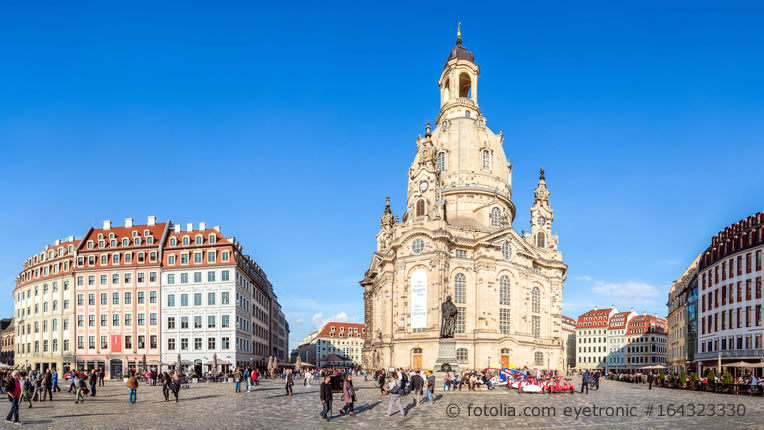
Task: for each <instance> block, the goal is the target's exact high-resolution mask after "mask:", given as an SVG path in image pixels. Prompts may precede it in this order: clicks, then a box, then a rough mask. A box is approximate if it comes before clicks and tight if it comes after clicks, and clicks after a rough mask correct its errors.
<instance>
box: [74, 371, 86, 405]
mask: <svg viewBox="0 0 764 430" xmlns="http://www.w3.org/2000/svg"><path fill="white" fill-rule="evenodd" d="M85 389H86V388H85V375H84V374H79V375H77V382H76V387H75V396H74V403H75V404H77V403H85V395H84V393H83V390H85Z"/></svg>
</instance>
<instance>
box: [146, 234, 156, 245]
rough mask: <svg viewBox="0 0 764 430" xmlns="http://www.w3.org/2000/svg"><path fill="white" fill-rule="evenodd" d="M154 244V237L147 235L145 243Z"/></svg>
mask: <svg viewBox="0 0 764 430" xmlns="http://www.w3.org/2000/svg"><path fill="white" fill-rule="evenodd" d="M153 244H154V237H152V236H149V237H147V238H146V245H153Z"/></svg>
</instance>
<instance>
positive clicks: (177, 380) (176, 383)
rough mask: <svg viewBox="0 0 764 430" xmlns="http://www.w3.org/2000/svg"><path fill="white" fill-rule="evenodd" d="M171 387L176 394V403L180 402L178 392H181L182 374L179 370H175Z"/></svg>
mask: <svg viewBox="0 0 764 430" xmlns="http://www.w3.org/2000/svg"><path fill="white" fill-rule="evenodd" d="M170 389H171V390H172V394H174V395H175V403H178V393H179V392H180V376H179V375H178V372H175V373H174V374H173V375H172V384H171V385H170Z"/></svg>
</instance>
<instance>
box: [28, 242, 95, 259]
mask: <svg viewBox="0 0 764 430" xmlns="http://www.w3.org/2000/svg"><path fill="white" fill-rule="evenodd" d="M93 246H95V244H94V243H93V241H92V240H89V241H88V249H93ZM34 262H35V263H37V257H35V259H34Z"/></svg>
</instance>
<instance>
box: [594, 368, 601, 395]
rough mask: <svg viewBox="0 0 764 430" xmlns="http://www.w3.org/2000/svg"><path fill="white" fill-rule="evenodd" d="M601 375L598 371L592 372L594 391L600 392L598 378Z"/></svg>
mask: <svg viewBox="0 0 764 430" xmlns="http://www.w3.org/2000/svg"><path fill="white" fill-rule="evenodd" d="M601 375H602V374H601V373H600V371H599V370H598V371H596V372H594V389H595V390H597V391H599V390H600V376H601Z"/></svg>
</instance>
